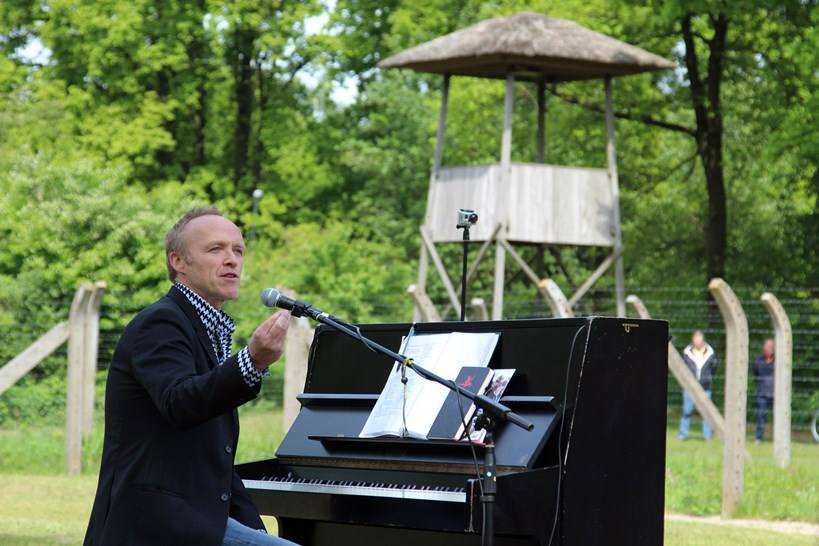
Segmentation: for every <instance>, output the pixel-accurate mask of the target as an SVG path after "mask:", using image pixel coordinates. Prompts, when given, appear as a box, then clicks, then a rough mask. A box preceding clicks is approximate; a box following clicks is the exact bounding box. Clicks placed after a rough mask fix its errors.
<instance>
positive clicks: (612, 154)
mask: <svg viewBox="0 0 819 546" xmlns="http://www.w3.org/2000/svg"><path fill="white" fill-rule="evenodd" d="M604 86H605V91H606V164H607V166H608V173H609V184H610V185H611V196H612V205H613V206H612V214H613V215H614V218H613V219H612V220H613V222H612V223H613V225H614V254H616V255H617V261H615V263H614V287H615V294H616V298H617V316H618V317H625V316H626V284H625V272H624V270H623V238H622V235H621V233H620V180H619V175H618V173H617V151H616V148H615V146H614V99H613V97H612V89H611V76H607V77H606V78H605V80H604Z"/></svg>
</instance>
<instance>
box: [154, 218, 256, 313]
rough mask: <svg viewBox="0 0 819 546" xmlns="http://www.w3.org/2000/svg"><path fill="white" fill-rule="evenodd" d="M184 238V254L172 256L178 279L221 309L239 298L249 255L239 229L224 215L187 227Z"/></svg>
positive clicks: (201, 220) (198, 220) (173, 253)
mask: <svg viewBox="0 0 819 546" xmlns="http://www.w3.org/2000/svg"><path fill="white" fill-rule="evenodd" d="M182 237H183V239H184V246H183V248H184V249H185V250H184V252H183V253H182V254H177V253H176V252H172V253H171V255H170V259H171V265H172V266H173V268H174V269H175V270H176V272H177V276H176V278H177V280H179V281H181V282H182V283H184V284H186V285H188V286H189V287H190V288H192V289H193V290H194V291H195V292H197V293H198V294H199V295H200V296H202V297H203V298H205V300H207V301H208V303H210V304H211V305H213V306H214V307H216V308H217V309H221V307H222V304H223V303H224V302H225V300H234V299H236V298H237V297H239V278H240V276H241V274H242V260H243V257H244V252H245V244H244V240H243V239H242V232H241V231H239V228H238V227H236V225H235V224H234V223H233V222H231V221H230V220H228V219H226V218H223V217H221V216H215V215H208V216H200V217H198V218H194V219H193V220H191V221H190V222H189V223H188V225H186V226H185V230H184V231H183V233H182Z"/></svg>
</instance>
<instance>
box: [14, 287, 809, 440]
mask: <svg viewBox="0 0 819 546" xmlns="http://www.w3.org/2000/svg"><path fill="white" fill-rule="evenodd" d="M734 291H735V292H736V294H737V296H738V297H739V298H741V300H742V304H743V307H744V309H745V313H746V315H747V318H748V326H749V333H750V340H749V341H750V345H749V346H750V348H751V354H750V355H749V362H751V363H752V362H753V360H754V359H755V358H756V356H757V354H758V353H759V351H760V348H761V346H762V341H763V339H764V338H766V337H769V336H772V335H773V329H772V325H771V322H770V318H769V315H768V313H767V311H766V310H765V308H764V307H763V305H762V303H761V301H760V299H759V297H760V295H761V294H762V293H763V292H765V291H770V292H773V293H774V294H775V295H776V296H777V297H778V298H779V300H780V301H781V303H782V305H783V306H784V307H785V310H786V311H787V313H788V316H789V318H790V321H791V323H792V327H793V412H792V415H793V420H792V425H793V429H794V431H795V432H798V433H801V432H804V431H806V430H807V426H808V423H809V420H810V416H811V413H812V410H813V409H815V408H814V407H813V406H814V405H817V406H819V288H775V289H757V288H734ZM628 293H631V294H636V295H638V296H639V297H640V298H641V299H642V300H643V302H644V303H645V305H646V306H647V308H648V310H649V311H650V312H651V314H652V316H653V317H654V318H658V319H664V320H668V321H669V324H670V331H671V334H672V336H673V342H674V344H675V345H676V347H677V348H678V349H679V350H682V349H683V347H684V346H685V345H686V344H687V343H688V340H689V338H690V335H691V332H692V331H693V330H695V329H700V330H703V331H704V332H705V334H706V337H707V339H708V342H709V343H711V345H712V346H713V347H714V349H715V350H716V352H717V354H718V355H719V357H720V363H721V364H724V355H725V350H724V349H725V331H724V326H723V324H722V322H721V320H720V315H719V312H718V310H717V307H716V304H715V303H714V302H713V301H712V300H711V299H710V296H709V294H708V292H707V290H706V289H705V288H703V289H689V288H668V287H655V288H639V289H631V290H629V291H628ZM471 296H477V297H484V298H486V300H487V301H491V295H490V294H480V293H473V294H471ZM328 299H329V300H330V301H331V304H333V307H332V309H333V311H334V312H337V314H339V315H341V316H345V314H348V313H349V312H350V311H351V310H352V307H351V306H352V305H354V304H353V303H352V302H350V301H349V300H345V299H343V298H341V297H339V298H338V299H337V300H336V299H334V298H328ZM69 306H70V297H67V298H61V299H59V300H52V301H46V300H38V301H31V300H16V299H15V300H0V327H1V328H0V364H2V363H5V362H7V361H8V360H10V359H11V358H12V357H14V356H15V355H16V354H17V353H18V352H19V351H21V350H22V349H23V348H25V347H26V346H27V345H28V344H29V343H31V342H32V341H34V339H36V338H37V337H38V336H39V335H41V334H42V333H43V332H45V331H47V330H48V329H49V328H51V327H52V326H53V325H54V324H55V323H56V322H58V321H60V320H65V318H66V317H67V316H68V308H69ZM141 307H142V305H141V304H135V303H128V298H127V297H126V295H124V294H116V293H112V294H106V296H105V297H104V298H103V304H102V309H101V320H100V336H99V355H98V356H99V360H98V362H99V368H100V369H105V368H106V367H107V366H108V363H109V362H110V361H111V357H112V355H113V351H114V348H115V346H116V343H117V340H118V338H119V335H120V333H121V330H122V327H123V325H124V324H125V322H126V321H127V320H128V319H129V318H130V317H131V316H133V314H135V313H136V312H137V311H139V309H140V308H141ZM440 307H442V306H440ZM375 309H376V312H377V313H378V315H379V320H382V321H384V322H395V321H409V320H410V314H409V312H408V309H409V306H408V305H407V306H402V307H401V308H400V309H399V308H396V307H391V306H380V307H379V306H376V307H375ZM614 309H615V305H614V293H613V291H611V290H605V289H597V290H592V291H590V292H589V293H588V294H587V295H586V296H585V297H584V299H583V300H582V301H581V302H579V303H578V304H577V305H576V307H575V309H574V311H575V314H576V315H586V316H588V315H611V314H613V313H614ZM504 315H505V318H508V319H513V318H537V317H548V316H550V312H549V308H548V306H547V305H546V304H545V302H543V300H542V299H539V296H538V295H537V293H536V291H535V290H534V289H533V290H532V291H531V295H527V294H524V295H522V296H513V295H509V296H507V298H506V301H505V308H504ZM348 316H349V315H348ZM445 318H448V319H450V320H452V319H453V318H454V317H452V316H449V317H445ZM40 368H41V369H35V370H34V371H33V372H31V375H33V376H34V377H33V378H31V379H29V381H28V383H29V384H31V383H32V382H33V381H36V380H38V379H43V380H45V379H46V378H47V377H49V376H50V375H53V376H59V375H60V371H62V372H63V374H62V376H63V377H64V371H65V351H64V350H61V351H58V352H57V353H56V354H55V355H53V356H52V357H50V358H49V359H48V360H47V361H46V362H44V363H43V365H41V366H40ZM749 377H750V379H749V381H750V383H751V384H750V385H749V389H748V393H749V397H752V396H753V393H754V387H753V374H749ZM51 380H52V381H53V379H51ZM14 388H15V387H12V389H11V390H10V391H7V393H6V394H4V395H3V397H5V398H6V400H5V402H4V403H5V404H6V405H8V404H9V403H11V402H10V400H11V397H12V396H14V395H13V394H10V393H13V391H14ZM723 388H724V367H723V366H720V367H719V368H718V369H717V374H716V377H715V384H714V390H713V397H714V402H715V404H716V405H717V407H720V408H721V407H722V406H723V395H724V391H723ZM264 390H265V392H266V397H267V398H270V399H273V400H275V401H279V402H280V401H281V392H282V391H281V374H280V373H276V374H274V377H273V378H272V381H270V382H269V383H268V384H267V385H266V388H265V389H264ZM31 392H35V389H32V390H31ZM668 393H669V394H668V401H669V402H668V403H669V412H668V414H669V419H670V420H674V419H676V417H677V415H678V414H679V408H680V406H681V390H680V387H679V385H678V384H677V382H676V381H675V380H674V379H673V377H670V378H669V383H668ZM54 394H56V395H59V392H56V393H51V395H54ZM751 400H753V399H752V398H751ZM63 401H64V398H63ZM52 402H54V403H58V402H59V401H52ZM44 403H45V402H44ZM63 403H64V402H63ZM748 408H749V410H748V411H749V415H748V418H749V421H750V420H752V419H753V415H752V413H753V411H754V404H753V403H749V404H748Z"/></svg>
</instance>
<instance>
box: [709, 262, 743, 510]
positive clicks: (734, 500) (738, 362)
mask: <svg viewBox="0 0 819 546" xmlns="http://www.w3.org/2000/svg"><path fill="white" fill-rule="evenodd" d="M708 290H709V291H710V292H711V295H713V296H714V299H715V300H716V301H717V305H718V306H719V311H720V314H721V315H722V320H723V321H724V322H725V445H724V449H723V457H722V517H724V518H730V517H731V516H733V515H734V513H735V512H736V510H737V508H738V507H739V505H740V503H741V502H742V493H743V488H744V472H745V427H746V419H745V410H746V406H747V396H748V319H747V318H746V317H745V311H743V309H742V304H741V303H740V302H739V299H738V298H737V296H736V294H734V291H733V290H731V287H730V286H728V283H726V282H725V281H724V280H723V279H720V278H714V279H711V282H710V283H708Z"/></svg>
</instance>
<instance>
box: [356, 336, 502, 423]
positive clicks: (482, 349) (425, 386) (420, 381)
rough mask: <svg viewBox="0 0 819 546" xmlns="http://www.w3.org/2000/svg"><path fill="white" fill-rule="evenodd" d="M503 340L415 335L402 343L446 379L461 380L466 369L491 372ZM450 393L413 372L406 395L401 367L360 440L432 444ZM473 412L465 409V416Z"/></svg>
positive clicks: (397, 366) (406, 352)
mask: <svg viewBox="0 0 819 546" xmlns="http://www.w3.org/2000/svg"><path fill="white" fill-rule="evenodd" d="M499 337H500V334H499V333H497V332H488V333H465V332H451V333H446V334H418V335H413V334H412V332H410V335H409V336H407V337H406V338H404V341H403V342H402V343H401V350H400V352H401V353H402V354H404V355H406V356H408V357H410V358H412V359H413V360H414V361H415V362H416V363H417V364H419V365H420V366H423V367H424V368H426V369H428V370H429V371H431V372H433V373H435V374H437V375H439V376H441V377H443V378H444V379H451V380H455V379H457V378H458V374H459V373H460V372H461V368H463V367H464V366H471V367H482V368H485V367H487V366H488V365H489V361H490V360H491V359H492V353H493V352H494V351H495V347H496V346H497V344H498V338H499ZM450 392H451V391H450V390H449V389H447V388H446V387H444V386H443V385H439V384H438V383H435V382H433V381H428V380H426V379H424V378H423V377H421V376H420V375H418V374H417V373H415V372H414V371H413V370H412V368H410V369H408V370H407V384H406V396H405V386H404V384H403V383H401V364H400V363H398V362H396V363H395V365H394V366H393V369H392V371H391V372H390V375H389V377H388V378H387V383H386V384H385V385H384V389H383V390H382V391H381V395H380V396H379V397H378V401H377V402H376V403H375V406H374V407H373V410H372V412H371V413H370V416H369V418H368V419H367V422H366V423H365V424H364V428H363V429H362V430H361V433H360V434H359V436H360V437H362V438H374V437H378V436H407V437H411V438H419V439H426V438H427V436H428V434H429V431H430V429H431V428H432V425H433V423H435V420H436V418H437V417H438V414H439V413H440V411H441V408H442V406H443V405H444V402H445V401H446V399H447V395H448V394H449V393H450ZM467 409H469V408H468V407H464V411H466V410H467ZM405 419H406V422H405ZM405 423H406V427H405ZM453 435H454V434H453Z"/></svg>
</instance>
